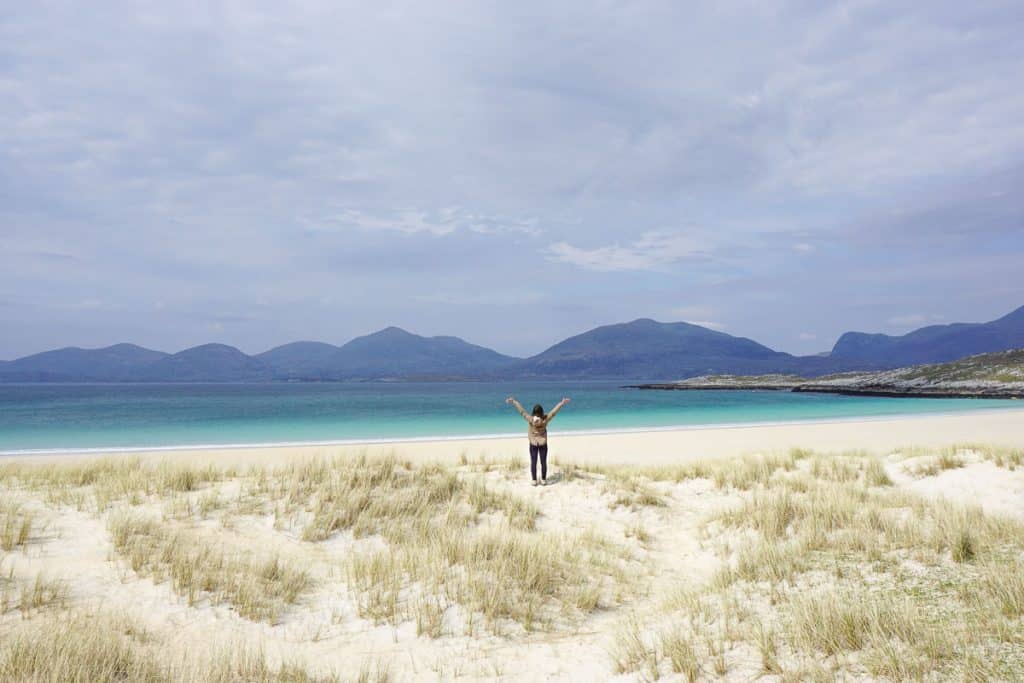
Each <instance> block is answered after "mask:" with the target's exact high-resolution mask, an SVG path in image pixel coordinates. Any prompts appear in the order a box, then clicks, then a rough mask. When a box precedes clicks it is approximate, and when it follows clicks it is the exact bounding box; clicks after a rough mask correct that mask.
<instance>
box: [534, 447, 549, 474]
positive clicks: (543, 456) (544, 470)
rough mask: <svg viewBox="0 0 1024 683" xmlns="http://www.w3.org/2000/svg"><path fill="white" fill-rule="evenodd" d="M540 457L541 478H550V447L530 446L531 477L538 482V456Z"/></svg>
mask: <svg viewBox="0 0 1024 683" xmlns="http://www.w3.org/2000/svg"><path fill="white" fill-rule="evenodd" d="M538 455H539V456H540V478H541V479H547V478H548V445H547V444H544V445H543V446H534V445H533V444H532V443H531V444H530V477H531V478H532V479H533V480H534V481H537V456H538Z"/></svg>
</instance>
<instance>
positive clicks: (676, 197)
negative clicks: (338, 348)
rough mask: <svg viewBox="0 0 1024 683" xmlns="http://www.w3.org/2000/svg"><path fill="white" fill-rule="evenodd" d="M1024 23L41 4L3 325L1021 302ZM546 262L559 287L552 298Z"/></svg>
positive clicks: (3, 179)
mask: <svg viewBox="0 0 1024 683" xmlns="http://www.w3.org/2000/svg"><path fill="white" fill-rule="evenodd" d="M1022 31H1024V9H1021V7H1019V6H1018V5H1015V4H1013V3H1002V2H996V1H991V2H990V1H989V0H979V1H978V2H971V3H963V2H952V1H951V0H939V1H937V2H934V3H928V4H927V5H919V6H918V5H908V4H894V3H889V4H886V3H881V4H879V3H859V4H858V3H854V4H852V5H851V4H844V5H836V6H832V5H819V4H814V3H790V2H782V1H778V2H776V1H773V0H769V1H767V2H763V3H756V4H751V3H741V4H739V5H731V4H728V3H726V4H713V5H706V6H700V7H692V6H684V5H681V4H679V3H672V2H667V1H661V0H649V1H645V2H642V3H639V4H633V3H599V4H597V5H594V4H593V3H582V2H569V3H567V4H561V5H559V7H558V8H557V9H555V8H552V7H551V6H550V5H549V4H545V3H539V2H533V1H529V0H528V1H526V2H521V3H514V4H498V5H488V4H480V3H468V4H442V5H434V4H429V5H428V4H422V3H420V4H417V3H398V4H387V5H373V4H366V5H361V6H343V5H339V4H332V3H318V2H301V3H300V2H291V1H290V0H284V1H283V2H280V3H272V4H262V5H260V4H251V3H246V4H236V5H231V6H229V7H221V8H220V9H218V10H216V11H210V12H204V11H195V12H193V11H182V9H181V7H180V6H178V5H177V4H176V3H164V4H159V3H158V4H149V5H146V6H145V7H144V8H134V9H127V10H126V9H125V7H124V6H123V5H122V4H120V3H114V2H109V1H108V0H96V1H95V2H90V3H89V11H88V12H83V11H82V10H81V8H80V7H77V6H75V5H74V4H57V5H44V4H40V3H15V4H13V5H12V6H11V9H10V11H8V12H6V13H5V16H4V21H3V22H2V24H0V44H2V45H3V54H4V58H3V59H2V60H0V99H2V101H3V102H4V106H3V107H0V226H3V227H2V228H0V233H2V234H0V247H2V248H0V291H2V292H4V298H5V299H7V300H10V301H14V302H16V304H17V305H16V306H15V307H13V308H11V307H8V308H7V309H5V313H4V319H3V320H2V321H0V323H2V324H3V328H4V330H5V333H7V334H5V335H4V337H3V338H2V339H0V357H3V356H4V355H13V354H17V353H19V352H25V353H27V352H31V351H37V350H40V349H41V348H46V347H49V346H53V345H64V344H67V343H85V342H89V343H95V345H102V344H103V343H106V342H111V341H120V340H121V338H124V337H131V338H133V339H135V340H137V341H140V342H146V343H147V344H148V345H151V346H158V347H160V348H169V347H183V346H187V345H191V344H194V343H199V342H202V341H206V339H205V336H206V335H208V329H207V328H206V327H205V322H204V320H203V319H202V318H200V317H196V318H195V319H189V320H185V319H183V318H182V317H181V316H177V317H175V316H176V313H175V312H177V311H182V310H194V311H196V312H197V313H200V314H207V315H210V316H215V315H217V314H218V312H221V311H231V312H236V311H237V312H239V314H247V312H249V311H252V310H254V309H257V308H258V307H259V306H261V305H262V304H261V303H260V302H266V305H265V308H259V311H260V316H259V319H260V321H261V322H260V323H259V325H257V324H256V323H255V322H253V323H252V324H243V323H241V322H236V323H232V324H230V325H226V330H225V332H224V334H225V336H226V337H227V336H229V335H236V336H235V337H233V338H230V339H226V341H228V342H231V343H235V344H236V345H238V346H242V347H247V348H261V347H262V348H266V347H269V346H271V345H273V344H275V343H278V342H282V341H290V340H291V339H294V338H308V337H310V336H317V335H319V336H322V337H325V338H329V339H332V340H335V341H339V340H344V339H345V338H347V337H348V336H350V335H349V332H351V331H355V330H359V331H365V330H367V329H372V328H373V326H375V325H380V326H384V325H387V324H393V323H403V322H404V323H406V324H409V325H410V326H412V325H413V324H414V323H416V322H419V323H420V324H422V325H423V326H425V327H428V328H431V329H435V330H436V331H437V332H439V333H442V332H452V333H456V334H460V335H461V336H463V337H466V338H469V339H473V338H474V337H475V336H476V335H475V334H474V331H475V330H478V329H482V330H484V334H486V335H491V336H492V337H493V338H494V339H496V340H499V341H501V342H502V343H506V341H507V343H509V344H512V345H516V344H519V345H520V348H521V349H522V350H524V351H533V350H536V349H533V348H525V347H526V346H528V345H532V344H540V343H541V341H539V340H541V337H544V339H545V340H546V341H555V340H557V339H558V338H560V337H561V336H565V334H567V333H571V332H577V331H579V330H580V329H585V328H586V327H587V326H590V325H594V324H599V323H603V322H607V321H608V320H610V319H632V318H634V317H636V316H637V315H642V314H643V313H641V312H639V311H636V308H637V306H638V302H642V306H643V307H644V309H645V311H648V312H650V311H653V312H659V311H668V310H671V309H672V307H673V306H675V305H676V302H678V301H679V300H680V297H681V296H685V301H687V302H690V303H691V305H693V306H698V305H703V302H708V304H707V307H708V309H709V311H707V312H693V313H690V314H687V315H682V314H680V315H679V316H677V317H678V318H681V319H686V320H716V319H726V320H728V321H729V322H730V326H731V328H735V329H739V328H740V327H741V326H740V324H739V323H738V322H736V321H740V320H742V321H744V322H743V324H742V332H743V333H744V334H745V335H747V336H751V337H754V338H758V339H759V340H762V338H763V340H765V341H772V337H774V343H775V344H777V345H780V346H781V345H785V344H791V343H794V342H793V332H792V330H793V329H803V327H802V326H804V325H805V324H807V323H805V322H804V320H805V319H806V318H807V314H808V311H814V312H815V313H816V323H815V324H816V325H817V326H818V327H814V328H813V329H810V330H808V331H809V332H811V333H815V334H818V335H819V336H820V337H821V338H825V337H826V336H828V335H831V334H833V333H834V331H835V330H837V329H847V328H852V327H860V328H863V329H880V328H884V327H885V326H886V324H887V323H886V319H887V318H889V317H893V316H897V315H899V314H900V313H901V311H931V310H934V311H940V310H941V311H942V312H943V314H944V315H945V316H946V319H948V320H955V319H958V318H961V317H962V316H971V315H974V314H975V311H976V310H978V307H979V306H982V307H983V308H984V310H985V311H987V312H989V311H990V312H991V313H993V314H995V313H997V312H998V311H999V310H1003V309H1005V310H1010V309H1011V308H1014V307H1015V306H1016V305H1019V303H1020V301H1019V297H1020V290H1019V287H1017V288H1014V287H1013V285H1012V283H1013V282H1015V281H1016V280H1015V279H1014V278H1016V273H1017V271H1018V270H1019V263H1020V262H1021V258H1024V236H1022V235H1024V233H1022V231H1021V226H1022V225H1024V222H1022V221H1024V198H1022V196H1021V193H1020V192H1019V188H1020V187H1021V184H1022V182H1024V180H1022V179H1024V171H1022V169H1024V126H1021V123H1020V122H1021V121H1022V120H1024V93H1022V90H1021V88H1019V87H1018V84H1019V83H1020V82H1021V79H1022V75H1024V74H1022V71H1021V65H1022V64H1024V41H1020V40H1018V39H1017V37H1018V36H1019V35H1020V34H1021V32H1022ZM665 226H668V227H665ZM674 226H685V227H684V228H683V229H678V230H677V229H675V227H674ZM692 226H697V227H692ZM653 228H658V230H653ZM808 255H813V258H808ZM965 264H968V265H969V266H970V272H971V274H972V275H971V277H964V278H962V279H961V280H960V281H958V282H957V286H956V287H955V288H954V290H955V292H954V293H953V294H948V292H949V286H948V284H949V277H950V273H957V272H962V270H963V268H964V267H965ZM567 266H571V267H567ZM680 266H685V267H680ZM896 280H898V281H899V283H900V288H899V298H898V300H897V301H893V300H892V297H893V290H892V287H891V286H887V285H886V284H885V283H892V282H893V281H896ZM1007 283H1011V284H1010V285H1008V284H1007ZM519 291H523V292H527V291H529V292H534V291H540V292H544V293H545V295H546V296H550V297H551V298H553V299H557V300H558V303H557V306H559V307H562V308H561V309H560V310H559V311H556V310H554V306H552V308H550V309H546V310H545V311H544V312H543V313H536V314H535V317H539V318H542V319H543V323H542V325H540V327H539V328H538V326H536V325H533V326H524V325H522V324H521V323H520V322H518V321H520V320H521V317H520V316H519V315H518V314H517V313H515V311H518V308H516V306H517V303H516V296H515V293H516V292H519ZM851 292H855V293H853V294H851ZM325 297H328V298H330V300H331V301H332V303H331V304H330V310H329V311H325V310H323V308H324V305H323V304H321V303H320V302H321V301H323V300H324V299H325ZM416 297H420V298H416ZM81 300H97V301H102V302H104V305H103V307H102V308H99V309H93V310H90V311H87V312H83V313H82V314H81V316H80V317H78V318H75V317H74V316H72V315H71V314H70V313H69V312H68V310H69V307H68V306H67V304H66V302H69V301H81ZM460 300H463V301H464V300H471V301H473V302H486V301H488V300H490V301H493V302H495V304H494V305H492V306H490V307H488V306H486V305H484V304H481V303H473V304H472V305H470V304H467V305H465V306H451V305H450V303H451V302H452V301H460ZM153 301H162V302H165V304H166V307H165V308H163V309H155V308H154V307H153V305H152V302H153ZM564 311H572V313H571V315H569V314H566V313H564ZM510 312H511V313H510ZM611 316H615V318H612V317H611ZM847 321H851V322H849V323H848V322H847ZM925 322H927V321H925ZM795 325H800V326H801V327H794V326H795ZM243 327H244V329H241V328H243ZM527 327H529V329H526V328H527ZM69 335H74V336H76V337H77V338H68V337H69Z"/></svg>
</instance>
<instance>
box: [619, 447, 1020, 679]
mask: <svg viewBox="0 0 1024 683" xmlns="http://www.w3.org/2000/svg"><path fill="white" fill-rule="evenodd" d="M948 452H949V453H951V454H954V455H955V454H956V451H954V450H952V449H950V450H949V451H948ZM915 457H919V456H918V454H915ZM829 458H832V459H829ZM794 461H795V462H794V465H793V467H792V468H791V469H787V467H786V460H785V459H783V460H776V461H771V460H768V459H764V460H761V461H760V462H758V461H757V460H751V459H745V460H743V459H741V460H737V461H733V462H732V463H730V464H728V465H725V464H723V465H722V466H721V467H723V468H725V471H723V470H722V469H717V470H713V472H712V475H711V476H712V477H713V478H715V480H716V482H723V483H724V484H725V485H726V486H730V485H731V486H733V487H734V490H741V491H744V493H743V498H742V500H741V502H740V503H739V504H738V505H736V506H734V507H731V508H727V509H724V510H722V511H720V512H718V513H715V514H713V515H712V516H711V517H710V518H709V519H708V521H707V525H706V537H707V539H708V542H709V543H711V544H712V545H713V546H716V547H717V548H718V554H719V556H720V557H721V559H722V564H721V567H720V569H719V571H718V572H717V573H716V574H715V576H714V577H713V579H712V581H711V582H709V583H708V584H707V585H705V586H703V587H700V588H698V589H694V588H688V589H686V590H685V591H681V592H680V593H678V594H676V595H674V596H671V597H670V599H669V600H667V601H666V604H665V610H666V613H665V616H664V617H663V621H662V623H660V625H654V624H650V623H648V624H646V625H645V627H644V628H642V629H635V630H634V633H632V635H627V636H625V637H622V638H620V640H619V641H618V643H619V644H618V645H617V648H616V649H613V652H612V661H613V665H614V667H615V668H616V670H618V671H620V672H637V673H640V674H641V675H642V677H643V678H645V679H648V680H653V679H656V678H658V677H659V676H661V675H666V674H668V673H670V672H675V673H681V674H683V676H684V678H686V679H687V680H696V679H697V678H699V677H703V678H715V677H720V676H723V675H726V674H727V673H729V672H731V671H734V670H736V669H737V667H740V668H742V667H743V666H748V665H747V664H745V663H747V662H749V661H750V660H751V659H752V658H754V657H756V658H758V659H759V661H760V663H761V671H760V674H761V675H764V674H771V675H777V676H779V677H780V679H781V680H833V679H835V678H837V677H843V676H849V675H852V676H870V677H872V678H883V679H888V680H921V679H926V678H931V677H937V678H940V679H946V678H961V679H965V680H991V679H993V678H996V679H1003V680H1007V679H1016V678H1019V677H1021V676H1024V622H1022V619H1021V617H1022V610H1024V579H1021V578H1020V577H1021V576H1024V571H1022V570H1024V524H1021V523H1020V522H1017V521H1015V520H1010V519H1006V518H1001V517H997V516H992V515H986V514H984V513H982V511H981V510H980V509H978V508H974V507H970V506H964V505H957V504H953V503H951V502H949V501H944V500H941V499H940V500H934V501H933V500H926V499H923V498H920V497H917V496H913V495H910V494H907V493H903V492H900V491H898V490H895V489H894V488H893V487H892V485H891V483H892V482H891V480H890V478H889V477H888V474H887V473H886V470H885V468H884V466H883V465H882V464H881V462H880V461H878V460H877V459H875V458H873V457H871V456H869V455H867V454H847V455H845V456H842V457H841V458H839V457H836V456H829V457H825V456H821V455H817V454H809V453H801V454H800V457H795V458H794ZM729 467H732V468H735V471H733V472H729V471H728V468H729ZM744 487H749V488H747V489H745V488H744ZM730 605H741V606H745V607H740V608H736V607H735V606H730ZM627 627H628V628H627V633H628V630H629V628H632V626H630V625H629V623H628V622H627ZM743 670H744V671H745V672H746V673H745V674H743V675H747V674H751V672H750V670H749V667H748V668H746V669H743Z"/></svg>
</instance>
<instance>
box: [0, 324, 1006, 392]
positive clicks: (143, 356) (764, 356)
mask: <svg viewBox="0 0 1024 683" xmlns="http://www.w3.org/2000/svg"><path fill="white" fill-rule="evenodd" d="M1021 347H1024V306H1022V307H1021V308H1018V309H1017V310H1015V311H1013V312H1012V313H1009V314H1008V315H1006V316H1003V317H1002V318H999V319H998V320H993V321H991V322H988V323H954V324H951V325H932V326H929V327H923V328H921V329H918V330H914V331H913V332H910V333H908V334H905V335H902V336H891V335H885V334H867V333H864V332H847V333H845V334H843V335H842V336H841V337H840V338H839V340H838V341H837V342H836V344H835V346H834V347H833V348H832V351H831V352H830V353H827V354H820V355H816V356H794V355H791V354H788V353H783V352H781V351H775V350H772V349H770V348H768V347H767V346H764V345H762V344H759V343H757V342H756V341H753V340H751V339H747V338H745V337H736V336H733V335H730V334H726V333H724V332H718V331H715V330H711V329H708V328H706V327H702V326H700V325H694V324H691V323H685V322H676V323H662V322H657V321H654V320H649V319H646V318H642V319H639V320H634V321H632V322H628V323H619V324H615V325H605V326H602V327H597V328H595V329H593V330H590V331H588V332H584V333H583V334H579V335H576V336H573V337H570V338H568V339H565V340H563V341H561V342H559V343H557V344H555V345H554V346H552V347H550V348H549V349H547V350H545V351H543V352H541V353H539V354H537V355H535V356H532V357H529V358H515V357H512V356H506V355H503V354H500V353H498V352H497V351H493V350H491V349H488V348H485V347H482V346H477V345H475V344H470V343H469V342H467V341H464V340H462V339H459V338H458V337H448V336H440V337H423V336H420V335H416V334H412V333H410V332H407V331H405V330H403V329H400V328H398V327H388V328H386V329H383V330H380V331H379V332H375V333H373V334H369V335H366V336H363V337H357V338H356V339H353V340H351V341H349V342H348V343H346V344H344V345H342V346H334V345H332V344H326V343H323V342H314V341H300V342H294V343H291V344H285V345H283V346H278V347H276V348H273V349H270V350H269V351H265V352H263V353H260V354H256V355H253V356H250V355H247V354H245V353H243V352H242V351H240V350H238V349H236V348H234V347H232V346H226V345H224V344H204V345H202V346H196V347H193V348H190V349H185V350H184V351H180V352H178V353H174V354H169V353H164V352H161V351H153V350H150V349H145V348H142V347H140V346H135V345H133V344H116V345H114V346H109V347H106V348H102V349H80V348H75V347H70V348H64V349H57V350H54V351H46V352H43V353H38V354H35V355H32V356H26V357H24V358H19V359H17V360H12V361H0V382H258V381H289V380H290V381H339V380H384V379H406V380H412V379H424V380H426V379H435V380H436V379H526V378H537V379H543V378H551V379H556V378H566V379H568V378H579V379H584V378H586V379H590V378H593V379H598V378H609V379H683V378H686V377H693V376H697V375H709V374H744V375H749V374H766V373H790V374H797V375H802V376H805V377H816V376H820V375H824V374H828V373H833V372H841V371H847V370H880V369H888V368H896V367H903V366H908V365H916V364H922V363H936V362H943V361H950V360H956V359H958V358H963V357H965V356H969V355H973V354H978V353H986V352H991V351H1003V350H1008V349H1013V348H1021Z"/></svg>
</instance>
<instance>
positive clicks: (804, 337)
mask: <svg viewBox="0 0 1024 683" xmlns="http://www.w3.org/2000/svg"><path fill="white" fill-rule="evenodd" d="M796 338H797V339H799V340H800V341H814V340H815V339H817V338H818V335H816V334H814V333H813V332H801V333H800V334H798V335H797V336H796Z"/></svg>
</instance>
